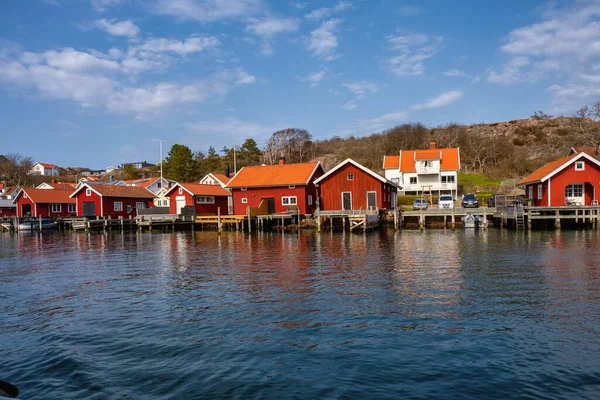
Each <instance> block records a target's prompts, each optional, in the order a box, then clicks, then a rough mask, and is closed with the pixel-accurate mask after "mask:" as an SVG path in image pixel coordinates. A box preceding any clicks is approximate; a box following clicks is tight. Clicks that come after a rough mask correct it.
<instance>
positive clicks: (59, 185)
mask: <svg viewBox="0 0 600 400" xmlns="http://www.w3.org/2000/svg"><path fill="white" fill-rule="evenodd" d="M76 186H77V185H76V184H75V183H72V182H56V181H55V180H54V179H53V180H52V181H51V182H42V183H40V184H39V185H37V186H36V187H35V188H36V189H59V190H74V189H75V187H76Z"/></svg>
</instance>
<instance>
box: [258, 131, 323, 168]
mask: <svg viewBox="0 0 600 400" xmlns="http://www.w3.org/2000/svg"><path fill="white" fill-rule="evenodd" d="M311 140H312V135H311V134H310V133H308V131H307V130H305V129H298V128H286V129H282V130H280V131H277V132H275V133H273V134H272V135H271V137H270V138H269V140H268V141H267V144H266V146H265V150H264V152H263V159H264V161H265V163H267V164H275V163H277V161H278V160H279V158H280V157H285V159H286V161H287V162H290V163H297V162H304V161H308V159H309V156H310V154H311V150H312V141H311Z"/></svg>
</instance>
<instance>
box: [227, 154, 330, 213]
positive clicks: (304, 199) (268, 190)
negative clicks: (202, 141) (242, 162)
mask: <svg viewBox="0 0 600 400" xmlns="http://www.w3.org/2000/svg"><path fill="white" fill-rule="evenodd" d="M324 173H325V171H323V167H322V166H321V163H320V162H308V163H300V164H286V163H285V160H283V159H282V160H280V161H279V164H277V165H262V166H255V167H244V168H242V169H241V170H240V171H239V172H238V173H237V174H236V175H235V176H234V177H233V178H232V179H231V180H230V181H229V183H228V184H227V188H228V189H230V190H231V193H232V196H233V213H234V214H235V215H245V214H246V213H247V210H248V207H252V208H256V207H260V205H261V203H262V202H263V201H265V202H266V203H267V204H268V212H269V214H273V213H280V212H285V211H287V210H288V208H290V207H298V208H299V209H300V213H301V214H312V213H313V212H314V211H315V209H316V200H317V191H316V188H315V185H314V183H313V180H314V179H315V178H318V177H320V176H321V175H323V174H324Z"/></svg>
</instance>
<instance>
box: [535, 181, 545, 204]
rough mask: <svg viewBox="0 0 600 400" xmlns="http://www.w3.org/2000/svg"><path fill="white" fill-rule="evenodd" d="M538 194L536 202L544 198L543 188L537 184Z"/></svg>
mask: <svg viewBox="0 0 600 400" xmlns="http://www.w3.org/2000/svg"><path fill="white" fill-rule="evenodd" d="M537 189H538V193H537V198H538V200H542V197H544V188H543V187H542V184H541V183H540V184H538V187H537Z"/></svg>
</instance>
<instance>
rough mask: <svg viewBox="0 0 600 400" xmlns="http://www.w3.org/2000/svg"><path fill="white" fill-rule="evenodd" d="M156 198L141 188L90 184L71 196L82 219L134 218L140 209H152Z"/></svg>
mask: <svg viewBox="0 0 600 400" xmlns="http://www.w3.org/2000/svg"><path fill="white" fill-rule="evenodd" d="M46 191H47V192H50V190H46ZM154 197H155V195H154V193H152V192H151V191H149V190H148V189H146V188H143V187H139V186H121V185H112V184H107V183H89V182H87V183H83V184H82V185H81V186H80V187H79V188H77V190H75V191H74V192H73V193H72V194H71V198H73V199H75V200H76V202H77V215H78V216H80V217H111V218H118V217H123V218H128V217H129V216H132V217H134V216H136V215H137V210H138V209H141V208H150V207H152V206H153V203H152V202H153V200H154Z"/></svg>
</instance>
